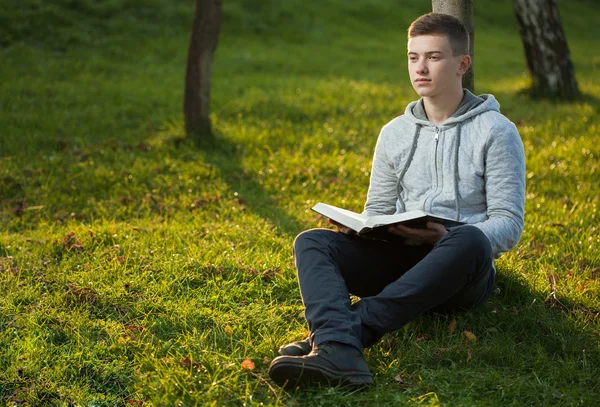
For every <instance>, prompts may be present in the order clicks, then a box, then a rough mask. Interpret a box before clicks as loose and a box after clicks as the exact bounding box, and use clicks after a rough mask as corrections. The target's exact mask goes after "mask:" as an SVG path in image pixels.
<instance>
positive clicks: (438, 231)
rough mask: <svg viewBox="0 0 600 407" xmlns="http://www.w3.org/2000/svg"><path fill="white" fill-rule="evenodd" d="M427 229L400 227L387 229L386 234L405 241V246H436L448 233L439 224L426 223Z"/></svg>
mask: <svg viewBox="0 0 600 407" xmlns="http://www.w3.org/2000/svg"><path fill="white" fill-rule="evenodd" d="M426 226H427V228H409V227H406V226H402V225H396V226H390V227H388V232H390V233H393V234H395V235H398V236H402V237H403V238H405V239H406V244H408V245H413V246H418V245H420V244H424V243H425V244H431V245H434V244H436V243H437V242H438V241H439V240H440V239H441V238H442V237H444V236H446V234H447V233H448V231H447V230H446V228H445V227H444V225H442V224H441V223H437V222H427V225H426Z"/></svg>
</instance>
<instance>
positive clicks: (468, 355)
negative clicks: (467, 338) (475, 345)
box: [467, 347, 472, 362]
mask: <svg viewBox="0 0 600 407" xmlns="http://www.w3.org/2000/svg"><path fill="white" fill-rule="evenodd" d="M471 357H472V355H471V348H470V347H469V348H468V349H467V362H468V361H469V360H471Z"/></svg>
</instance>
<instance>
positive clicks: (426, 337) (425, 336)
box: [417, 334, 429, 342]
mask: <svg viewBox="0 0 600 407" xmlns="http://www.w3.org/2000/svg"><path fill="white" fill-rule="evenodd" d="M428 340H429V334H419V335H417V342H420V341H428Z"/></svg>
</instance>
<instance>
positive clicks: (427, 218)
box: [311, 202, 463, 237]
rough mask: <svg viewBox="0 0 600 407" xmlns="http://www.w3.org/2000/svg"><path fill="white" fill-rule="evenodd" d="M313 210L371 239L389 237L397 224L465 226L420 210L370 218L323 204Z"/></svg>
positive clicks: (409, 225)
mask: <svg viewBox="0 0 600 407" xmlns="http://www.w3.org/2000/svg"><path fill="white" fill-rule="evenodd" d="M311 209H312V210H313V211H315V212H317V213H320V214H321V215H323V216H326V217H328V218H329V219H331V220H333V221H335V222H337V223H339V224H341V225H344V226H347V227H349V228H350V229H352V230H354V231H355V232H356V233H358V234H359V235H367V236H371V237H384V236H386V235H387V236H389V233H388V232H387V227H388V226H390V225H397V224H402V225H405V226H407V227H410V228H425V227H427V226H426V223H427V222H437V223H441V224H442V225H444V226H445V227H447V228H448V227H452V226H458V225H462V224H463V223H462V222H458V221H455V220H452V219H448V218H444V217H442V216H436V215H432V214H430V213H427V212H423V211H419V210H414V211H408V212H404V213H399V214H396V215H376V216H370V217H369V216H365V215H361V214H360V213H356V212H352V211H349V210H347V209H342V208H338V207H336V206H333V205H327V204H324V203H321V202H319V203H318V204H316V205H315V206H313V207H312V208H311Z"/></svg>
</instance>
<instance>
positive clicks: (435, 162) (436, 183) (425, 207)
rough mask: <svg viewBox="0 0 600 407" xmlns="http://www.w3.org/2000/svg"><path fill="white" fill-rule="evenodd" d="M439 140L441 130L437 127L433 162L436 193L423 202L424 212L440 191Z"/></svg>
mask: <svg viewBox="0 0 600 407" xmlns="http://www.w3.org/2000/svg"><path fill="white" fill-rule="evenodd" d="M439 138H440V128H439V127H438V126H435V155H434V160H433V162H434V167H433V168H434V170H435V172H434V173H435V191H434V192H433V193H432V194H431V195H429V196H428V197H427V199H425V201H424V202H423V210H424V211H427V210H428V209H427V201H429V200H432V199H433V195H435V192H436V191H437V189H438V184H439V179H438V167H437V156H438V152H437V150H438V141H439ZM431 206H432V205H431V204H430V205H429V210H431Z"/></svg>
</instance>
